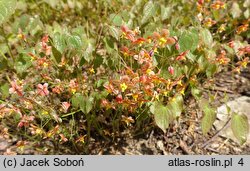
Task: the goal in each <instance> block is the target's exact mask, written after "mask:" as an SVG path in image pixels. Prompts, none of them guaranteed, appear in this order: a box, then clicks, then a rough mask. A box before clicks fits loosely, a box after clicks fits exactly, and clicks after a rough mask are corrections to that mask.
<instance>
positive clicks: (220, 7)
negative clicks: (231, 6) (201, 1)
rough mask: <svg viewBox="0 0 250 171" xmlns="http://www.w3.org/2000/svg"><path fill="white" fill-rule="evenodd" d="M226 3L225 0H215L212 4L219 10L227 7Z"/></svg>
mask: <svg viewBox="0 0 250 171" xmlns="http://www.w3.org/2000/svg"><path fill="white" fill-rule="evenodd" d="M225 7H226V4H225V2H221V1H215V2H214V3H213V4H212V5H211V8H212V9H215V10H219V9H225Z"/></svg>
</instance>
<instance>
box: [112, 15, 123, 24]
mask: <svg viewBox="0 0 250 171" xmlns="http://www.w3.org/2000/svg"><path fill="white" fill-rule="evenodd" d="M109 18H110V20H111V21H112V23H113V24H114V25H115V26H121V25H122V17H121V16H120V15H118V14H111V15H110V17H109Z"/></svg>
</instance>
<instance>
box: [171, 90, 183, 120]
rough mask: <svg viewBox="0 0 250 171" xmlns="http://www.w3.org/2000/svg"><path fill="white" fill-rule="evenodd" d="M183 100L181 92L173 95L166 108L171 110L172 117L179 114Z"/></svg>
mask: <svg viewBox="0 0 250 171" xmlns="http://www.w3.org/2000/svg"><path fill="white" fill-rule="evenodd" d="M183 106H184V102H183V97H182V95H181V94H177V95H175V97H174V99H173V100H172V101H171V102H170V103H169V104H168V108H169V109H170V110H171V112H172V114H173V118H171V119H174V118H176V117H179V116H180V115H181V112H182V110H183Z"/></svg>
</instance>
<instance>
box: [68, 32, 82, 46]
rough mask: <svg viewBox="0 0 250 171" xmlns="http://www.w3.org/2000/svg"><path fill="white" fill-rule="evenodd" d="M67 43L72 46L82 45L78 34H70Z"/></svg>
mask: <svg viewBox="0 0 250 171" xmlns="http://www.w3.org/2000/svg"><path fill="white" fill-rule="evenodd" d="M67 44H68V45H69V46H70V47H72V48H75V49H77V48H81V47H82V45H83V42H82V39H81V37H80V36H78V35H72V36H69V37H68V41H67Z"/></svg>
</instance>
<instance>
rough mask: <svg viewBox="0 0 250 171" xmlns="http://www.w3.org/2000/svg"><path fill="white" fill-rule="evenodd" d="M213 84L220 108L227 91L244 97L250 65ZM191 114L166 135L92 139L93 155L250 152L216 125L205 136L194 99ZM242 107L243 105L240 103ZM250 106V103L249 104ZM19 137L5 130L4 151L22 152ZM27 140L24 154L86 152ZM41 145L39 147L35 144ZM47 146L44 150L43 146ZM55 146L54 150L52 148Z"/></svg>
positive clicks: (210, 90) (0, 148)
mask: <svg viewBox="0 0 250 171" xmlns="http://www.w3.org/2000/svg"><path fill="white" fill-rule="evenodd" d="M212 85H215V86H213V87H210V86H209V85H204V87H206V88H205V91H204V92H203V96H204V97H208V96H209V94H213V95H216V96H215V97H216V100H215V101H214V105H215V106H216V107H219V106H221V105H222V104H224V103H225V93H227V97H228V98H227V100H228V101H230V100H234V99H236V98H238V97H241V96H250V67H248V68H246V69H245V70H244V71H243V72H242V73H241V74H238V75H232V73H231V72H230V71H224V72H222V73H220V74H218V75H217V76H216V77H215V79H214V82H213V83H212ZM185 103H186V104H187V106H188V107H187V109H186V111H187V113H186V115H187V116H185V117H180V118H179V120H178V121H176V122H175V123H173V124H172V126H171V128H170V129H168V132H167V133H166V134H163V132H162V131H161V130H160V129H157V128H154V129H150V130H148V131H147V132H146V134H144V135H138V136H132V135H130V132H131V130H129V129H128V130H126V131H125V132H123V133H122V134H121V136H120V138H117V139H114V140H113V141H110V142H107V141H106V140H97V139H96V140H94V139H93V140H92V142H91V143H90V144H89V145H88V146H89V149H91V150H90V151H88V152H87V153H89V154H117V155H118V154H127V155H131V154H134V155H141V154H148V155H156V154H158V155H161V154H164V155H169V154H248V155H249V154H250V144H244V145H243V146H240V145H239V144H238V143H237V142H235V141H233V140H232V139H230V138H229V137H226V136H223V135H220V132H221V131H223V129H222V130H218V129H216V127H214V128H213V129H212V131H210V133H209V135H207V136H203V135H202V133H201V128H200V123H199V121H200V118H201V117H202V113H201V112H200V111H198V110H197V106H196V105H195V103H194V100H193V99H188V100H186V102H185ZM239 108H240V106H239ZM249 108H250V106H249ZM17 142H18V140H17V139H15V138H12V139H9V140H8V141H6V140H5V138H4V130H2V134H1V135H0V154H16V153H17V154H20V151H18V150H17V147H16V144H17ZM29 144H32V142H27V144H26V145H25V146H26V148H25V150H24V153H23V154H51V153H52V154H86V152H81V151H77V150H72V149H74V148H72V149H71V150H70V149H68V148H65V149H63V147H60V148H59V147H58V148H56V149H55V144H53V143H52V142H48V141H44V142H39V144H36V145H34V144H32V146H31V145H30V147H29ZM36 146H37V147H38V148H37V149H36V148H35V149H34V147H36ZM41 146H43V147H44V148H43V149H41V148H40V147H41ZM52 149H54V150H53V151H51V150H52Z"/></svg>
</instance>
